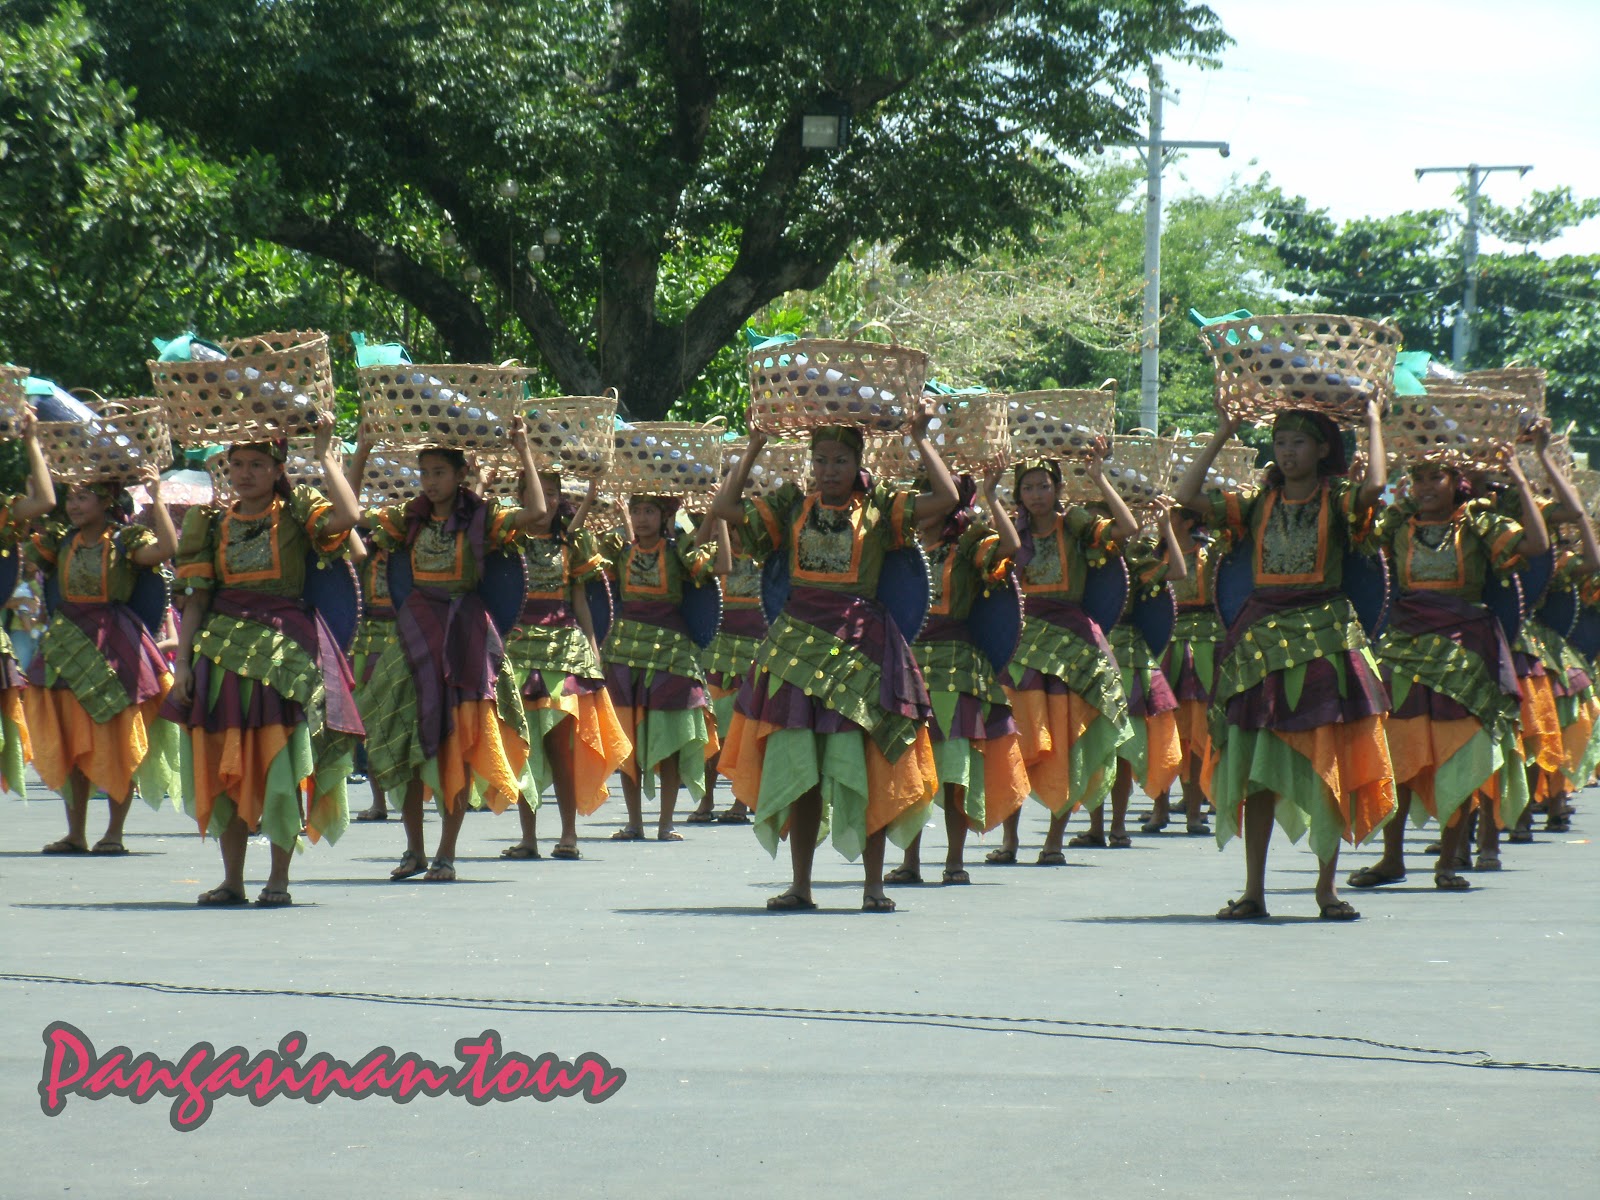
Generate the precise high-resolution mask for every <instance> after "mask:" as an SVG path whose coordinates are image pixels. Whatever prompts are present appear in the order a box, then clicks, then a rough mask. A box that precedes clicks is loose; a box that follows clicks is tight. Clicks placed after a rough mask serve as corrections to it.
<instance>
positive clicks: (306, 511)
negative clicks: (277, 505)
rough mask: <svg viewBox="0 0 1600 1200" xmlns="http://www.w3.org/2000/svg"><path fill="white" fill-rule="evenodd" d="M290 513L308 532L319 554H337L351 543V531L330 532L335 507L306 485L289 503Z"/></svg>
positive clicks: (296, 492)
mask: <svg viewBox="0 0 1600 1200" xmlns="http://www.w3.org/2000/svg"><path fill="white" fill-rule="evenodd" d="M289 511H290V512H292V513H293V514H294V519H295V521H296V522H297V523H298V524H299V525H300V527H301V528H302V529H304V530H305V531H306V536H307V537H308V538H310V539H311V545H312V546H313V547H314V548H315V549H316V551H317V553H318V554H335V553H337V552H338V551H339V550H341V549H343V548H344V547H345V546H346V545H347V544H348V543H349V541H350V532H349V530H342V531H340V532H337V533H330V532H328V525H329V524H330V523H331V522H332V520H333V505H332V504H330V503H329V502H328V498H327V497H326V496H324V495H323V494H322V493H321V492H319V491H317V489H316V488H314V487H307V486H306V485H305V484H301V485H300V486H299V487H297V488H295V489H294V495H293V498H292V499H291V500H290V501H289Z"/></svg>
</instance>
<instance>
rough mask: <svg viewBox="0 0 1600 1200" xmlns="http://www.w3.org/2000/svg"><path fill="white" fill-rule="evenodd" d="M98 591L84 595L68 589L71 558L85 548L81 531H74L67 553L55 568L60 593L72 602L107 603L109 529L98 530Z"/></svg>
mask: <svg viewBox="0 0 1600 1200" xmlns="http://www.w3.org/2000/svg"><path fill="white" fill-rule="evenodd" d="M98 540H99V542H100V591H99V592H98V593H97V594H95V595H89V596H85V595H84V594H83V593H81V592H74V591H71V590H69V588H68V584H70V583H71V581H72V559H73V556H74V555H75V554H77V553H79V551H80V550H84V549H87V545H88V544H87V543H86V542H85V541H84V540H83V533H82V531H81V530H80V531H78V532H75V533H74V534H73V535H72V540H71V541H70V542H69V543H67V553H66V555H65V557H63V558H62V559H61V563H60V565H59V567H58V568H57V574H56V578H57V580H58V581H59V582H60V584H61V595H62V596H63V597H64V598H66V599H67V600H70V601H71V602H72V603H74V604H107V603H109V602H110V600H111V531H110V529H109V528H108V529H102V530H101V531H100V537H99V539H98Z"/></svg>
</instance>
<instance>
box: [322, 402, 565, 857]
mask: <svg viewBox="0 0 1600 1200" xmlns="http://www.w3.org/2000/svg"><path fill="white" fill-rule="evenodd" d="M510 437H511V443H512V446H513V447H514V448H515V449H516V451H517V453H518V455H519V456H520V458H521V460H522V464H523V470H524V472H525V475H524V479H525V480H528V481H530V484H531V485H530V486H529V487H528V488H526V489H525V491H524V496H523V499H524V504H523V506H522V507H520V508H519V507H517V506H515V505H513V504H510V503H507V502H504V501H500V500H485V499H484V498H482V497H481V496H479V495H478V493H477V492H475V491H473V490H472V489H471V488H470V487H468V486H467V477H468V471H469V464H468V462H467V458H466V455H465V454H463V453H462V452H461V451H460V450H454V449H448V448H445V447H430V448H428V449H425V450H423V451H421V452H420V453H419V454H418V456H417V463H418V468H419V471H420V475H421V478H420V487H421V491H422V494H421V495H420V496H418V497H417V498H416V499H414V500H412V501H410V502H409V503H407V504H396V505H389V506H387V507H383V508H375V509H372V510H370V511H369V512H367V514H366V515H365V517H364V519H363V524H364V525H365V526H366V527H367V528H368V529H370V530H371V531H372V539H371V540H372V541H373V543H374V544H375V545H376V546H377V547H378V549H380V550H383V551H386V552H387V553H388V554H390V555H396V554H403V555H406V556H407V558H408V560H409V565H410V567H411V590H410V591H409V592H408V593H407V594H406V596H405V598H404V600H402V601H401V603H400V607H399V609H398V611H397V613H396V615H395V625H396V631H397V633H398V634H399V637H398V640H397V641H396V643H395V644H393V645H391V646H389V647H387V648H386V649H385V650H384V651H383V652H382V654H381V655H380V656H379V658H378V662H377V665H376V666H375V667H374V668H373V671H372V677H371V682H370V683H369V684H368V685H367V690H368V691H369V693H370V694H371V696H372V701H371V704H370V711H369V712H368V713H367V714H366V719H367V761H368V769H369V772H370V774H371V777H372V781H373V783H374V784H376V785H377V786H378V787H380V788H382V789H383V791H384V793H385V794H386V795H390V796H393V795H404V796H405V801H404V804H403V806H402V807H401V810H400V816H401V820H402V822H403V823H404V825H405V832H406V850H405V853H404V854H403V855H402V856H401V858H400V863H399V865H398V866H396V867H395V869H394V870H393V871H391V872H390V873H389V877H390V878H391V879H394V880H401V879H410V878H411V877H413V876H415V875H421V876H422V877H423V879H424V880H425V881H426V882H429V883H448V882H451V881H453V880H454V879H455V878H456V865H455V860H456V839H457V837H458V835H459V834H460V832H461V822H462V820H463V819H464V818H465V816H466V812H467V808H468V807H469V806H470V807H473V808H483V807H487V808H489V809H490V810H492V811H493V812H496V813H500V812H504V811H505V810H506V809H507V808H509V807H510V806H511V805H512V804H515V803H516V801H517V797H518V795H519V794H520V792H521V790H522V775H523V771H524V769H525V768H526V766H527V761H528V722H527V717H526V715H525V713H524V712H523V707H522V697H521V695H520V693H519V691H518V689H517V684H516V679H515V677H514V676H513V674H512V671H511V663H510V661H509V659H508V658H507V656H506V650H505V644H504V643H503V642H502V641H501V638H500V634H499V632H498V631H497V630H496V629H495V625H494V622H493V620H491V619H490V616H489V610H488V608H487V607H486V606H485V604H484V600H483V597H482V596H481V595H479V592H478V583H479V581H480V580H481V579H482V578H483V571H484V559H485V557H486V556H487V555H489V554H491V553H494V552H496V551H503V550H511V549H515V547H516V545H517V537H518V534H519V532H520V531H522V530H524V529H526V528H528V527H530V526H531V525H532V524H533V523H534V522H535V521H537V520H539V519H541V518H542V517H544V516H545V513H546V510H545V505H544V493H543V492H542V491H541V490H540V488H539V487H538V484H537V480H536V477H535V476H536V472H535V470H534V466H533V459H532V455H531V453H530V451H529V449H528V443H527V436H526V434H525V432H524V430H523V428H522V422H521V420H520V418H517V419H513V421H512V424H511V430H510ZM370 449H371V447H370V446H368V445H366V444H365V443H362V444H361V445H359V446H358V447H357V449H356V462H355V464H354V467H353V470H354V471H356V472H360V471H362V470H364V469H365V465H366V457H367V453H368V451H369V450H370ZM430 795H431V796H432V797H433V799H434V803H435V804H436V805H437V807H438V809H439V817H440V831H439V844H438V848H437V850H436V852H435V854H434V857H433V862H432V863H431V864H430V863H429V862H428V859H427V857H426V843H425V841H424V838H423V828H422V816H423V812H422V808H423V803H424V800H425V799H426V797H427V796H430Z"/></svg>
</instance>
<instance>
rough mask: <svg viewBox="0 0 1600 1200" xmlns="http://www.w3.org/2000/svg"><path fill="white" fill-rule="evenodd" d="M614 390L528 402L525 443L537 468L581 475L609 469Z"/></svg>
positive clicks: (613, 427)
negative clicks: (537, 465)
mask: <svg viewBox="0 0 1600 1200" xmlns="http://www.w3.org/2000/svg"><path fill="white" fill-rule="evenodd" d="M616 416H617V393H616V390H615V389H613V390H612V391H611V392H609V393H608V394H607V395H604V396H551V397H546V398H544V399H534V400H532V401H530V402H529V409H528V415H527V424H528V445H529V446H531V447H532V448H533V456H534V458H535V460H536V461H537V462H538V463H539V469H540V470H547V469H550V468H555V469H558V470H560V471H561V473H562V474H564V475H576V476H581V477H584V478H588V477H590V476H595V475H605V474H606V473H607V472H609V471H610V470H611V462H612V454H613V451H614V448H615V445H616V443H615V439H614V438H613V436H612V433H613V431H614V430H615V428H616Z"/></svg>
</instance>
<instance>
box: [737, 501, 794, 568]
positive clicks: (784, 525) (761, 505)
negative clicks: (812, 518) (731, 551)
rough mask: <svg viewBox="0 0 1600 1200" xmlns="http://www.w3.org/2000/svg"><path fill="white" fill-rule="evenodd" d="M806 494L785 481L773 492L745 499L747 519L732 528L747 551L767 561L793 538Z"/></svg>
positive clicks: (745, 515)
mask: <svg viewBox="0 0 1600 1200" xmlns="http://www.w3.org/2000/svg"><path fill="white" fill-rule="evenodd" d="M804 499H805V497H804V496H803V495H802V494H801V492H800V489H799V488H798V487H797V486H795V485H794V484H792V483H785V484H781V485H780V486H779V487H778V488H777V489H776V490H775V491H773V492H772V494H771V495H768V496H752V497H750V498H749V499H747V500H746V501H745V502H744V520H743V521H742V522H740V523H739V525H738V526H737V527H736V528H734V530H733V531H732V532H733V534H734V536H735V537H736V538H738V539H739V541H740V542H741V543H742V544H743V546H744V549H745V552H746V553H747V554H749V555H750V557H751V558H753V559H755V560H756V561H757V562H763V561H765V560H766V558H767V556H768V555H769V554H771V553H772V552H773V551H775V550H781V549H783V547H784V545H785V544H786V543H787V541H788V538H789V528H790V525H791V524H792V523H793V521H794V512H795V510H796V509H797V508H799V507H800V504H801V502H802V501H804Z"/></svg>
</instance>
